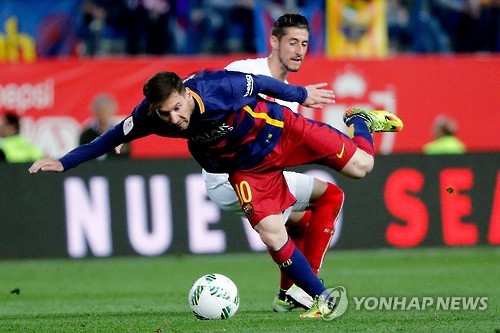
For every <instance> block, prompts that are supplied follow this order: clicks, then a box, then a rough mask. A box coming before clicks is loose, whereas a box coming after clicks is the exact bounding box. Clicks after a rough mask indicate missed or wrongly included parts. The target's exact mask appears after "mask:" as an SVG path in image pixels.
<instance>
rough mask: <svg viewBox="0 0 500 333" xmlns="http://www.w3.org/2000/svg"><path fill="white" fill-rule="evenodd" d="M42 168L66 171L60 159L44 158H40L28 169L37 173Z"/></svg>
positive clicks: (42, 169) (43, 169)
mask: <svg viewBox="0 0 500 333" xmlns="http://www.w3.org/2000/svg"><path fill="white" fill-rule="evenodd" d="M40 170H41V171H56V172H62V171H64V167H63V165H62V163H61V162H60V161H59V160H54V159H52V158H44V159H43V160H38V161H36V162H35V163H33V164H32V165H31V167H30V168H29V169H28V171H29V173H37V172H38V171H40Z"/></svg>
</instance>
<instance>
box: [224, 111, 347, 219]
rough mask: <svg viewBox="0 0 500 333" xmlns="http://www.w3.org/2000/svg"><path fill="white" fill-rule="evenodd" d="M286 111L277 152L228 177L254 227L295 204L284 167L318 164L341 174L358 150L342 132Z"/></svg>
mask: <svg viewBox="0 0 500 333" xmlns="http://www.w3.org/2000/svg"><path fill="white" fill-rule="evenodd" d="M283 109H284V127H283V135H282V137H281V138H280V141H279V142H278V144H277V146H276V147H275V148H274V150H273V151H272V152H271V153H270V154H268V155H267V156H266V157H265V158H264V160H263V161H262V162H261V163H259V164H258V165H257V166H255V167H253V168H251V169H247V170H239V171H235V172H231V173H230V175H229V181H230V183H231V185H232V186H233V188H234V189H235V191H236V194H237V195H238V198H239V200H240V204H241V207H242V208H243V211H244V212H245V215H246V216H247V218H248V220H249V221H250V223H251V224H252V226H253V227H255V225H257V223H259V222H260V221H261V220H262V219H263V218H265V217H267V216H269V215H273V214H279V213H282V212H283V211H284V210H285V209H287V208H288V207H290V206H291V205H293V204H294V203H295V197H294V196H293V195H292V194H291V193H290V191H289V190H288V186H287V184H286V180H285V177H284V176H283V169H284V168H286V167H291V166H297V165H303V164H310V163H315V164H321V165H325V166H328V167H330V168H332V169H334V170H336V171H340V170H342V168H343V167H344V166H345V165H346V164H347V162H348V161H349V160H350V159H351V157H352V156H353V155H354V152H355V151H356V149H357V146H356V144H355V143H354V142H353V141H352V140H351V139H350V138H349V137H348V136H347V135H345V134H344V133H342V132H341V131H339V130H337V129H335V128H333V127H331V126H329V125H326V124H324V123H319V122H315V121H313V120H310V119H307V118H305V117H303V116H301V115H298V114H296V113H293V112H292V111H290V110H289V109H287V108H283Z"/></svg>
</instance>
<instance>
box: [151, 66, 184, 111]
mask: <svg viewBox="0 0 500 333" xmlns="http://www.w3.org/2000/svg"><path fill="white" fill-rule="evenodd" d="M185 90H186V87H185V86H184V82H183V81H182V79H181V78H180V77H179V76H178V75H177V74H175V73H174V72H158V73H156V74H155V75H153V76H152V77H151V78H150V79H149V80H147V81H146V83H145V84H144V86H143V87H142V92H143V93H144V96H145V97H146V99H147V100H148V102H149V105H150V106H149V110H150V111H153V110H156V109H159V108H160V107H161V105H162V104H163V103H164V102H165V101H166V100H167V99H168V98H169V97H170V94H172V93H173V92H174V91H176V92H178V93H179V94H183V93H184V91H185Z"/></svg>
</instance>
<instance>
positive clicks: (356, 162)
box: [340, 108, 403, 178]
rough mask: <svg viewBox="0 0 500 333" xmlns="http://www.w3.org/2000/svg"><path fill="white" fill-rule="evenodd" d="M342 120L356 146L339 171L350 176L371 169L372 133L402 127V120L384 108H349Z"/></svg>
mask: <svg viewBox="0 0 500 333" xmlns="http://www.w3.org/2000/svg"><path fill="white" fill-rule="evenodd" d="M344 122H345V124H346V125H347V127H348V128H349V137H350V138H351V139H352V141H353V142H354V143H355V144H356V145H357V148H358V149H357V150H356V152H355V153H354V155H353V156H352V158H351V159H350V160H349V161H348V163H347V164H346V165H345V166H344V168H343V169H342V170H341V171H340V172H341V173H342V174H344V175H346V176H348V177H351V178H362V177H364V176H365V175H366V174H367V173H368V172H370V171H371V170H372V169H373V165H374V156H375V148H374V146H373V138H372V135H371V134H372V133H375V132H398V131H401V130H402V129H403V122H402V121H401V120H400V119H399V118H398V117H397V116H396V115H394V114H392V113H391V112H389V111H385V110H363V109H360V108H349V109H347V110H346V112H345V114H344Z"/></svg>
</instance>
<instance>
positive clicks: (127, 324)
mask: <svg viewBox="0 0 500 333" xmlns="http://www.w3.org/2000/svg"><path fill="white" fill-rule="evenodd" d="M206 273H221V274H225V275H227V276H229V277H230V278H231V279H232V280H233V281H234V282H235V283H236V285H237V286H238V288H239V291H240V297H241V305H240V309H239V311H238V313H236V315H235V316H234V317H233V318H231V319H230V320H225V321H221V320H217V321H199V320H197V319H196V318H195V317H194V316H193V315H192V313H191V312H190V309H189V306H188V302H187V293H188V291H189V289H190V287H191V285H192V283H193V282H194V281H195V280H196V279H197V278H198V277H200V276H201V275H203V274H206ZM320 276H321V277H322V278H323V279H324V280H325V282H326V285H327V286H329V287H334V286H339V285H341V286H344V287H345V288H346V289H347V293H348V299H349V308H348V310H347V312H346V313H345V314H344V315H343V316H341V317H340V318H337V319H335V320H332V321H324V320H321V319H320V320H316V319H301V318H299V314H300V312H301V311H300V310H298V309H297V310H294V311H292V312H290V313H274V312H272V311H271V302H272V300H273V298H274V295H275V292H276V291H277V285H278V270H277V268H276V267H275V265H274V263H272V261H271V259H270V258H269V256H268V255H267V254H266V253H254V254H234V255H211V256H207V255H204V256H164V257H156V258H144V257H142V258H141V257H130V258H111V259H82V260H70V259H60V260H24V261H2V262H0V287H1V289H0V332H151V333H154V332H301V333H302V332H333V331H337V332H363V331H364V332H499V330H500V311H499V310H500V307H499V304H500V303H499V302H500V248H496V247H489V248H485V247H478V248H432V249H409V250H395V249H392V250H369V251H365V250H364V251H336V250H333V251H330V253H328V255H327V258H326V260H325V262H324V264H323V268H322V271H321V274H320ZM16 289H18V291H19V293H16ZM362 296H367V297H368V296H374V297H382V296H386V297H387V296H398V297H407V298H411V297H434V298H437V297H447V296H475V297H479V296H486V297H488V308H487V310H483V311H480V310H453V311H452V310H448V311H445V310H437V309H436V308H435V307H432V306H431V307H427V308H426V309H425V310H417V309H413V310H401V309H399V310H368V309H366V308H363V307H361V309H359V310H357V309H356V306H355V302H354V301H353V297H362Z"/></svg>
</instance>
